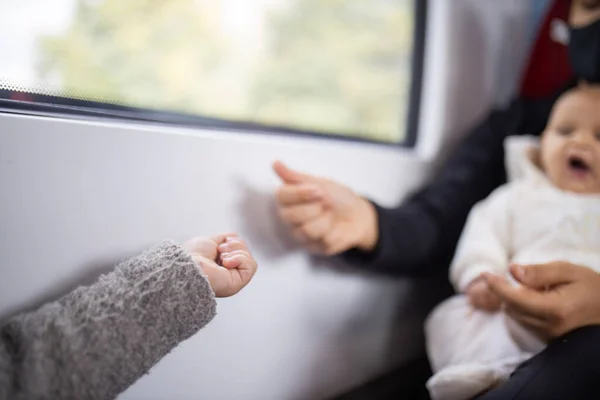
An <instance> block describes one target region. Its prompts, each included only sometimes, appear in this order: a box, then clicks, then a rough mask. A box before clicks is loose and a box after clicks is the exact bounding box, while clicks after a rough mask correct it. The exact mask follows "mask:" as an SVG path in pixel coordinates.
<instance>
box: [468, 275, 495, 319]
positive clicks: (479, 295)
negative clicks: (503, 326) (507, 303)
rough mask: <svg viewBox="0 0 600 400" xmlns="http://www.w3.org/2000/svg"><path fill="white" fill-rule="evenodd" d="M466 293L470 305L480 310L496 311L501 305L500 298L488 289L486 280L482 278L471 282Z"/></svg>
mask: <svg viewBox="0 0 600 400" xmlns="http://www.w3.org/2000/svg"><path fill="white" fill-rule="evenodd" d="M466 294H467V297H468V298H469V302H470V303H471V305H472V306H473V307H475V308H478V309H480V310H484V311H489V312H492V311H498V310H499V309H500V306H501V305H502V302H501V300H500V298H499V297H498V296H496V294H494V293H493V292H492V291H491V290H490V288H489V287H488V284H487V282H486V281H485V280H484V279H482V278H477V279H475V280H474V281H473V282H471V284H470V285H469V287H468V288H467V291H466Z"/></svg>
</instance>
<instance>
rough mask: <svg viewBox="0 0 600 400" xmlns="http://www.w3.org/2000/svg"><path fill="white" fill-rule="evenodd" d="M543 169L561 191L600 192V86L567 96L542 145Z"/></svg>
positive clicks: (557, 107) (559, 104) (552, 117)
mask: <svg viewBox="0 0 600 400" xmlns="http://www.w3.org/2000/svg"><path fill="white" fill-rule="evenodd" d="M540 161H541V164H542V168H543V169H544V171H545V172H546V174H547V175H548V177H549V178H550V180H551V181H552V183H553V184H554V185H555V186H557V187H558V188H559V189H562V190H566V191H570V192H575V193H600V86H596V87H586V88H577V89H575V90H573V91H571V92H569V93H567V94H565V95H563V96H562V97H561V98H560V99H559V100H558V102H557V103H556V105H555V106H554V109H553V110H552V114H551V115H550V120H549V122H548V126H547V127H546V130H545V131H544V135H543V136H542V143H541V153H540Z"/></svg>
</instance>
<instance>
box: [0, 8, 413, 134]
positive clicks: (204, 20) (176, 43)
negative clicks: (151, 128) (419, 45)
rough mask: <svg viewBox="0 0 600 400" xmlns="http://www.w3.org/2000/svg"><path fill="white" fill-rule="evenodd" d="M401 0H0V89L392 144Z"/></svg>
mask: <svg viewBox="0 0 600 400" xmlns="http://www.w3.org/2000/svg"><path fill="white" fill-rule="evenodd" d="M414 3H415V2H414V0H52V1H49V0H5V1H4V2H3V7H2V8H3V9H2V12H1V13H0V24H1V25H2V26H3V27H4V31H5V34H4V35H2V36H1V37H0V54H2V59H3V61H2V63H0V89H3V91H2V93H3V94H2V96H3V97H5V98H6V97H7V96H11V98H17V99H18V98H19V93H21V94H23V93H30V94H42V95H51V96H57V97H60V98H68V99H74V100H80V101H90V102H97V103H103V104H107V105H109V104H110V105H112V106H115V105H116V106H126V107H133V108H136V109H137V108H139V109H145V110H160V111H168V112H174V113H179V114H182V115H186V114H188V115H195V116H202V117H209V118H215V119H219V120H227V121H234V122H240V123H243V122H249V123H254V124H260V125H264V126H270V127H282V128H290V129H295V130H298V131H309V132H313V133H323V134H329V135H344V136H348V137H359V138H363V139H369V140H374V141H383V142H393V143H400V142H402V141H403V139H404V138H405V134H406V131H407V126H408V124H407V117H408V115H409V104H410V100H411V99H410V96H411V90H410V89H411V88H410V84H411V80H412V77H413V75H412V71H411V67H412V57H413V42H414V38H413V36H414V34H415V29H414V28H415V26H414V25H415V15H416V12H415V9H414V8H415V4H414ZM97 103H95V106H97Z"/></svg>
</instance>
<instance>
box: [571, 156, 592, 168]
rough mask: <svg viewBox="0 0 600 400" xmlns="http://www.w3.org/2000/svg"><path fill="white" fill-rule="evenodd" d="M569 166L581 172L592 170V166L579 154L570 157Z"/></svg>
mask: <svg viewBox="0 0 600 400" xmlns="http://www.w3.org/2000/svg"><path fill="white" fill-rule="evenodd" d="M569 166H570V167H571V168H573V169H574V170H577V171H581V172H585V171H589V170H590V167H589V165H588V164H587V163H586V162H585V160H584V159H582V158H580V157H577V156H571V157H569Z"/></svg>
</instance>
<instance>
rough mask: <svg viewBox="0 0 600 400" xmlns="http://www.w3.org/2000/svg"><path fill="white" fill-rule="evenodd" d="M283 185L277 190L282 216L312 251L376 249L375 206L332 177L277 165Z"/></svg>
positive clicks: (300, 240)
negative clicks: (314, 174) (323, 176)
mask: <svg viewBox="0 0 600 400" xmlns="http://www.w3.org/2000/svg"><path fill="white" fill-rule="evenodd" d="M273 169H274V170H275V173H276V174H277V175H278V176H279V178H280V179H281V180H282V182H283V185H282V186H281V187H280V188H279V190H278V191H277V196H276V197H277V204H278V210H279V216H280V217H281V219H282V220H283V221H284V222H286V223H287V224H288V225H289V226H290V229H291V232H292V236H293V237H294V238H295V239H296V240H297V241H298V242H299V243H301V244H302V245H304V246H305V247H306V248H307V249H308V250H309V251H311V252H313V253H315V254H321V255H334V254H338V253H341V252H344V251H346V250H349V249H351V248H354V247H358V248H361V249H363V250H366V251H368V250H372V249H373V248H374V247H375V244H376V242H377V239H378V233H377V229H378V227H377V214H376V211H375V208H374V207H373V205H372V204H371V203H370V202H369V201H367V200H365V199H364V198H362V197H360V196H358V195H357V194H355V193H354V192H353V191H352V190H350V189H349V188H347V187H346V186H343V185H341V184H339V183H337V182H335V181H332V180H330V179H326V178H322V177H318V176H313V175H308V174H304V173H301V172H298V171H294V170H292V169H290V168H288V167H286V166H285V165H284V164H283V163H281V162H279V161H278V162H276V163H274V164H273Z"/></svg>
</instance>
